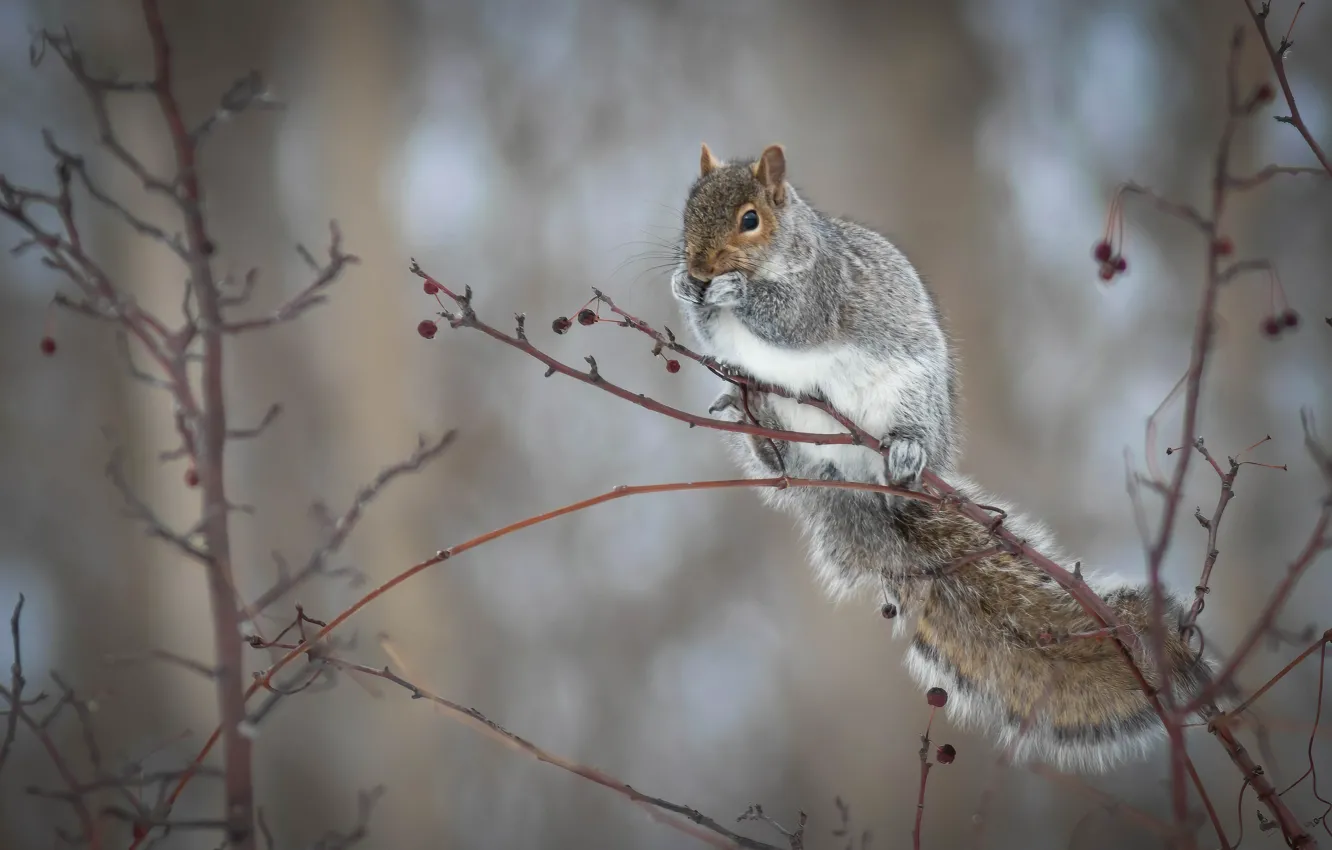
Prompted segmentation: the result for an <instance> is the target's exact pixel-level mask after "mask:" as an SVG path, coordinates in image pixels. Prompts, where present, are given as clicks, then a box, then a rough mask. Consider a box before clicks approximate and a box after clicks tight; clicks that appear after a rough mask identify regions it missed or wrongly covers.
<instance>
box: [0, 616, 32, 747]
mask: <svg viewBox="0 0 1332 850" xmlns="http://www.w3.org/2000/svg"><path fill="white" fill-rule="evenodd" d="M26 601H27V599H26V597H24V595H23V594H22V593H20V594H19V598H18V602H17V603H16V604H15V605H14V613H13V614H12V615H11V616H10V618H9V636H10V641H11V642H12V643H13V645H14V662H13V663H12V664H10V665H9V693H10V695H11V696H10V702H11V703H12V704H13V705H14V708H11V709H10V711H9V714H8V719H7V720H6V721H5V738H4V740H3V741H0V770H4V767H5V761H6V760H8V758H9V751H10V748H11V747H13V746H14V736H15V735H16V734H17V733H18V722H19V709H20V708H22V707H23V705H24V702H23V688H24V686H26V685H27V683H28V680H27V679H25V678H24V677H23V643H22V637H21V634H20V631H19V618H20V617H22V616H23V603H24V602H26Z"/></svg>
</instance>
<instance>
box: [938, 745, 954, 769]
mask: <svg viewBox="0 0 1332 850" xmlns="http://www.w3.org/2000/svg"><path fill="white" fill-rule="evenodd" d="M955 758H957V748H956V747H954V746H953V745H952V744H944V745H943V746H941V747H939V749H937V750H935V751H934V760H935V761H937V762H939V764H952V763H953V759H955Z"/></svg>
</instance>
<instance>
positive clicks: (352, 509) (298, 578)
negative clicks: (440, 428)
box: [249, 429, 458, 612]
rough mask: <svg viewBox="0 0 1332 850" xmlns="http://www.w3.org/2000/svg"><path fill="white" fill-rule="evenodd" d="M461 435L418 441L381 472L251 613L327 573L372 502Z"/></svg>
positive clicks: (256, 603) (258, 602)
mask: <svg viewBox="0 0 1332 850" xmlns="http://www.w3.org/2000/svg"><path fill="white" fill-rule="evenodd" d="M457 436H458V431H457V429H451V430H449V431H446V432H445V433H444V434H443V435H442V436H441V437H440V438H439V439H437V440H434V441H433V442H430V443H427V442H426V441H425V439H424V438H422V439H421V440H419V441H418V443H417V447H416V450H415V451H414V452H412V455H411V457H409V458H407V459H406V460H404V461H400V462H398V463H395V464H393V465H392V466H387V467H385V468H384V469H382V470H380V472H379V474H378V475H376V476H375V478H374V480H373V481H371V482H370V483H369V484H367V485H365V486H364V487H362V488H361V489H360V490H358V491H357V492H356V495H355V497H353V498H352V503H351V505H350V506H348V508H347V510H346V512H345V513H343V515H342V516H340V517H339V518H338V519H337V521H336V522H334V523H332V525H331V526H330V528H329V530H328V536H327V538H326V539H325V540H324V542H323V544H322V545H321V546H319V548H317V549H315V551H314V552H312V553H311V554H310V557H309V559H308V560H307V561H306V562H305V565H304V566H303V567H302V568H301V569H300V570H299V571H298V572H296V573H295V574H290V575H284V576H283V577H282V578H280V579H279V580H278V582H277V583H276V584H275V585H273V586H272V587H271V588H269V589H268V590H266V591H264V592H263V593H262V594H261V595H260V596H259V598H258V599H256V600H255V601H254V602H253V603H252V604H251V605H250V606H249V607H250V610H253V611H256V612H257V611H263V610H264V609H265V608H267V607H268V606H269V605H272V604H273V603H274V602H276V601H277V600H278V599H281V598H282V596H283V595H285V594H286V593H288V592H290V591H291V589H292V588H294V587H296V586H297V585H299V584H301V583H302V582H304V581H305V580H306V579H308V578H309V577H310V576H313V575H315V574H317V573H319V572H321V571H323V569H324V564H325V563H327V561H328V559H329V557H330V556H332V555H333V554H334V553H336V552H337V551H338V550H339V549H341V548H342V544H343V543H345V542H346V540H347V537H348V535H350V534H351V532H352V529H354V528H355V527H356V524H357V522H359V521H360V519H361V514H362V513H364V511H365V509H366V508H367V507H368V506H369V505H370V503H371V502H373V501H374V500H375V499H376V498H378V496H379V494H380V493H382V492H383V491H384V489H385V488H386V487H388V485H389V484H391V483H392V482H393V481H394V480H395V479H397V478H399V477H401V476H404V475H408V474H410V473H413V472H417V471H418V470H420V469H421V468H422V467H424V466H425V465H426V464H428V463H430V462H431V461H433V460H434V459H435V458H437V457H439V456H440V455H441V454H443V453H444V451H445V450H446V449H448V447H449V446H451V445H452V444H453V441H454V440H455V439H456V438H457Z"/></svg>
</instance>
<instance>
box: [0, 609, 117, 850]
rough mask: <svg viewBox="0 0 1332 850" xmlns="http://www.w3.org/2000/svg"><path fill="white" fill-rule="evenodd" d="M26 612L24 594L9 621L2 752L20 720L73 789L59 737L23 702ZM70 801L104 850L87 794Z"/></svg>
mask: <svg viewBox="0 0 1332 850" xmlns="http://www.w3.org/2000/svg"><path fill="white" fill-rule="evenodd" d="M22 613H23V597H22V596H20V597H19V601H18V604H17V605H15V606H14V614H13V616H12V617H11V618H10V621H9V624H10V626H9V627H10V636H11V638H12V640H13V642H14V665H13V667H12V668H11V677H12V679H11V684H12V687H13V689H12V690H11V689H10V688H7V687H5V686H3V685H0V697H3V698H4V700H5V701H6V702H8V703H9V721H8V723H7V724H6V732H5V740H4V746H3V752H0V755H4V754H7V752H8V749H9V746H10V744H11V743H12V742H13V734H12V732H11V731H10V730H11V729H13V728H14V727H15V726H16V724H18V723H22V724H23V725H24V726H26V727H27V728H28V729H29V731H31V732H32V734H33V736H34V737H36V738H37V741H38V743H40V744H41V745H42V749H44V750H45V751H46V755H47V758H48V759H50V761H51V764H52V766H53V767H55V769H56V773H58V774H60V778H61V780H62V781H63V782H64V783H65V786H66V787H67V788H68V789H70V791H71V792H73V791H74V789H76V788H78V787H79V780H78V778H77V777H76V776H75V775H74V771H73V769H72V768H71V767H70V765H69V761H68V760H67V759H66V758H65V757H64V755H62V754H61V752H60V749H59V748H58V747H57V746H56V744H55V741H54V740H53V739H52V738H51V734H50V732H49V731H47V729H46V727H45V725H44V724H41V723H38V722H37V721H36V720H34V719H33V717H32V715H31V714H29V713H28V709H27V706H26V705H25V704H24V702H23V694H22V687H23V684H24V682H23V672H22V657H21V656H20V654H19V651H20V642H19V634H20V628H19V618H20V616H21V615H22ZM2 763H3V760H2V759H0V764H2ZM69 804H70V807H71V808H73V809H74V814H75V816H76V817H77V818H78V820H79V824H80V826H81V828H82V830H83V839H84V840H85V841H87V842H88V846H89V847H90V848H91V850H101V847H102V835H101V832H100V831H99V830H98V828H97V821H96V820H95V819H94V818H93V816H92V812H91V811H90V810H89V809H88V805H87V803H86V802H84V799H83V797H82V796H77V795H75V796H71V797H70V799H69Z"/></svg>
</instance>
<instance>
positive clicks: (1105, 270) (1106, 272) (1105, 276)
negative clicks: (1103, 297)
mask: <svg viewBox="0 0 1332 850" xmlns="http://www.w3.org/2000/svg"><path fill="white" fill-rule="evenodd" d="M1100 276H1101V280H1110V279H1111V278H1113V277H1114V276H1115V270H1114V268H1113V267H1111V266H1110V265H1109V264H1106V265H1104V266H1101V271H1100Z"/></svg>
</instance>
